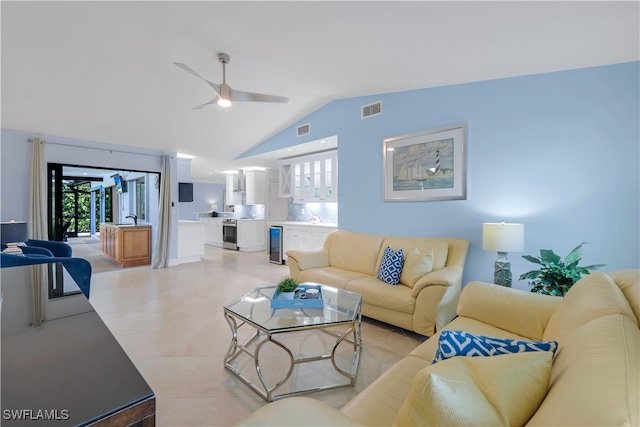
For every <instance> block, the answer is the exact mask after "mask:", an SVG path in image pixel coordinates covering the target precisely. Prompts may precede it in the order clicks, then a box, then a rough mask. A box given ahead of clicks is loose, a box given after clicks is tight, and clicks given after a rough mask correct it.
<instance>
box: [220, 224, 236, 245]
mask: <svg viewBox="0 0 640 427" xmlns="http://www.w3.org/2000/svg"><path fill="white" fill-rule="evenodd" d="M222 247H223V248H225V249H233V250H234V251H237V250H238V222H237V221H236V220H235V219H230V218H225V219H223V220H222Z"/></svg>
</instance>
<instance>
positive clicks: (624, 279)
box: [405, 261, 640, 324]
mask: <svg viewBox="0 0 640 427" xmlns="http://www.w3.org/2000/svg"><path fill="white" fill-rule="evenodd" d="M405 265H406V261H405ZM609 277H611V278H612V279H613V280H614V282H616V285H618V287H619V288H620V290H621V291H622V293H623V294H624V297H625V298H626V299H627V301H629V305H630V306H631V309H632V310H633V313H634V314H635V316H636V322H638V324H640V270H618V271H614V272H611V273H609Z"/></svg>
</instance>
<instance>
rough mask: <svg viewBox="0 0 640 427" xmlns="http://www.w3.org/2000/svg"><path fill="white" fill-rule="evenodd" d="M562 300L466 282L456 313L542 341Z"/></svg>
mask: <svg viewBox="0 0 640 427" xmlns="http://www.w3.org/2000/svg"><path fill="white" fill-rule="evenodd" d="M561 301H562V297H552V296H549V295H541V294H535V293H531V292H526V291H522V290H519V289H512V288H505V287H503V286H498V285H494V284H492V283H485V282H469V284H467V285H466V286H465V287H464V289H463V290H462V293H461V294H460V300H459V302H458V309H457V314H458V316H461V317H468V318H471V319H475V320H478V321H480V322H484V323H487V324H489V325H492V326H495V327H497V328H500V329H504V330H505V331H508V332H511V333H514V334H517V335H520V336H523V337H526V338H529V339H537V340H539V339H542V336H543V333H544V329H545V328H546V326H547V322H548V321H549V318H550V317H551V314H552V313H553V312H554V310H555V309H556V307H557V306H558V304H559V303H560V302H561Z"/></svg>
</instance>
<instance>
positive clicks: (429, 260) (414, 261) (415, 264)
mask: <svg viewBox="0 0 640 427" xmlns="http://www.w3.org/2000/svg"><path fill="white" fill-rule="evenodd" d="M432 270H433V249H431V250H429V251H428V252H420V251H419V250H418V249H417V248H414V250H413V251H412V252H405V254H404V267H402V275H400V282H402V283H403V284H405V285H407V286H408V287H410V288H413V285H415V284H416V282H417V281H418V279H420V278H421V277H422V276H424V275H425V274H427V273H429V272H431V271H432Z"/></svg>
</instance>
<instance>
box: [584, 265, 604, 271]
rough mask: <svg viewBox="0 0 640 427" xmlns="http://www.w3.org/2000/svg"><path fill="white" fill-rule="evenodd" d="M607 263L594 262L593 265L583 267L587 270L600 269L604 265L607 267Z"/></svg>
mask: <svg viewBox="0 0 640 427" xmlns="http://www.w3.org/2000/svg"><path fill="white" fill-rule="evenodd" d="M606 265H607V264H593V265H588V266H586V267H582V268H584V269H585V270H598V269H600V268H602V267H605V266H606Z"/></svg>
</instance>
